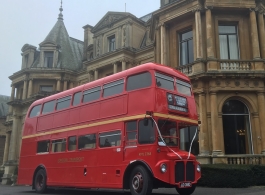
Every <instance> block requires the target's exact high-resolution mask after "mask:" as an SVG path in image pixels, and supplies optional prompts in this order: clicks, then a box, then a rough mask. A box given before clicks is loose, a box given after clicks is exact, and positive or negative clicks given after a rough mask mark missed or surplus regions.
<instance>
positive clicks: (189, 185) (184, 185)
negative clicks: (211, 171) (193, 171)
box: [179, 182, 192, 188]
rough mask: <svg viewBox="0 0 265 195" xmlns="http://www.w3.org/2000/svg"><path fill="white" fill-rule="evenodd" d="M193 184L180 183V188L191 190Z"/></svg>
mask: <svg viewBox="0 0 265 195" xmlns="http://www.w3.org/2000/svg"><path fill="white" fill-rule="evenodd" d="M191 185H192V184H191V183H190V182H183V183H180V185H179V186H180V188H190V187H191Z"/></svg>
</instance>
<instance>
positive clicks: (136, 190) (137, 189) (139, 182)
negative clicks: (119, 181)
mask: <svg viewBox="0 0 265 195" xmlns="http://www.w3.org/2000/svg"><path fill="white" fill-rule="evenodd" d="M152 190H153V181H152V179H151V177H150V174H149V173H148V172H147V170H146V169H145V168H144V167H143V166H140V165H139V166H137V167H135V168H134V169H133V171H132V173H131V176H130V191H131V194H132V195H149V194H151V193H152Z"/></svg>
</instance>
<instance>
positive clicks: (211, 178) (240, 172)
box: [198, 164, 265, 188]
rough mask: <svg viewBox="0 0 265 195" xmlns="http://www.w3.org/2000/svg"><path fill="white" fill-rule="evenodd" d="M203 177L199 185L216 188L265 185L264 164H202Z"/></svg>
mask: <svg viewBox="0 0 265 195" xmlns="http://www.w3.org/2000/svg"><path fill="white" fill-rule="evenodd" d="M201 166H202V169H201V171H202V177H201V179H200V180H199V182H198V186H205V187H214V188H245V187H249V186H259V185H265V166H263V165H227V164H214V165H201Z"/></svg>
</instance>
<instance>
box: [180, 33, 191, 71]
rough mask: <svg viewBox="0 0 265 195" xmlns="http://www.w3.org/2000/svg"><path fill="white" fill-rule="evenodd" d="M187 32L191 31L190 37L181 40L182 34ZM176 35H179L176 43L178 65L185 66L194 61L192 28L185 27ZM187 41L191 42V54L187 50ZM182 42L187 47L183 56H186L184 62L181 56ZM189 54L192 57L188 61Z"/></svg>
mask: <svg viewBox="0 0 265 195" xmlns="http://www.w3.org/2000/svg"><path fill="white" fill-rule="evenodd" d="M188 32H191V33H192V37H190V38H187V39H184V40H182V36H183V34H185V33H188ZM178 37H179V41H178V45H179V65H180V66H185V65H187V64H191V63H193V62H194V43H193V41H194V35H193V29H192V28H188V29H186V30H184V31H180V32H179V33H178ZM189 41H191V42H192V51H193V53H192V54H190V52H189ZM182 43H186V46H187V48H186V50H187V56H185V57H186V61H187V63H186V64H184V63H183V57H182V52H183V48H182ZM190 56H191V57H192V60H191V61H190Z"/></svg>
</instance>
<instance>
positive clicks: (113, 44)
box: [108, 34, 116, 52]
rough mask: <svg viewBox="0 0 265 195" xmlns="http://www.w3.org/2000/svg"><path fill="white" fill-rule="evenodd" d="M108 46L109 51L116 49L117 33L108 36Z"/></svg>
mask: <svg viewBox="0 0 265 195" xmlns="http://www.w3.org/2000/svg"><path fill="white" fill-rule="evenodd" d="M113 40H114V41H113ZM108 46H109V47H108V49H109V52H111V51H115V50H116V36H115V34H114V35H111V36H109V37H108Z"/></svg>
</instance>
